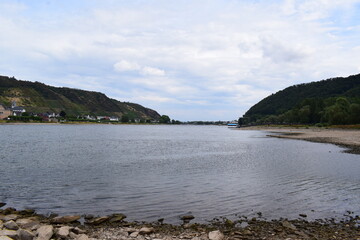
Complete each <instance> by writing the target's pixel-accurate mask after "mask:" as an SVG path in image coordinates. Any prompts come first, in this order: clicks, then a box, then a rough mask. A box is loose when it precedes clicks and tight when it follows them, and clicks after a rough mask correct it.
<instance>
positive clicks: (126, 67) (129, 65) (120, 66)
mask: <svg viewBox="0 0 360 240" xmlns="http://www.w3.org/2000/svg"><path fill="white" fill-rule="evenodd" d="M114 69H115V71H117V72H126V71H136V70H140V66H139V64H137V63H134V62H128V61H125V60H121V61H120V62H117V63H115V64H114Z"/></svg>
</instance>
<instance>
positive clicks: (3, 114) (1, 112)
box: [0, 104, 12, 119]
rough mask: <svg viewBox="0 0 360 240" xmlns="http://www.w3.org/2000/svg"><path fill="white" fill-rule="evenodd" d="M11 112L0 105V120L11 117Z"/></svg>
mask: <svg viewBox="0 0 360 240" xmlns="http://www.w3.org/2000/svg"><path fill="white" fill-rule="evenodd" d="M11 114H12V113H11V110H10V109H8V108H6V107H4V106H3V105H1V104H0V119H5V118H8V117H9V116H10V115H11Z"/></svg>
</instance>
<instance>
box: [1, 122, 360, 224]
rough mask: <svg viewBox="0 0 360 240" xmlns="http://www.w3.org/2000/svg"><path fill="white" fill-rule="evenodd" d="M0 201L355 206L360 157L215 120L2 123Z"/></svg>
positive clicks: (160, 212) (118, 206)
mask: <svg viewBox="0 0 360 240" xmlns="http://www.w3.org/2000/svg"><path fill="white" fill-rule="evenodd" d="M0 133H1V134H0V141H1V148H0V182H1V185H0V201H5V202H7V203H8V205H9V206H14V207H18V208H24V207H30V208H35V209H37V210H38V211H40V212H42V213H49V212H56V213H60V214H73V213H78V214H82V213H92V214H99V215H102V214H110V213H114V212H123V213H125V214H127V215H128V218H129V219H130V220H148V221H153V220H156V219H157V218H160V217H164V218H165V219H166V220H165V221H167V222H172V223H174V222H176V221H177V219H178V216H179V215H182V214H186V213H192V214H193V215H195V216H196V220H197V221H198V222H201V221H205V220H210V219H212V218H213V217H217V216H227V217H230V218H235V215H236V214H237V215H248V216H251V215H254V214H255V213H256V212H262V213H263V216H264V217H266V218H268V219H271V218H280V217H287V218H297V217H298V214H299V213H306V214H307V215H308V216H309V218H310V219H311V218H312V219H314V218H325V217H341V216H342V214H343V213H345V211H346V210H351V211H354V212H355V213H356V214H359V213H360V206H359V204H358V199H360V187H359V186H360V185H359V183H360V174H358V173H359V170H360V157H359V155H351V154H345V153H342V152H341V150H342V149H340V148H339V147H336V146H333V145H329V144H319V143H310V142H305V141H296V140H287V139H277V138H267V137H265V136H266V133H265V132H260V131H258V132H256V131H237V130H230V129H228V128H226V127H217V126H210V127H209V126H206V127H205V126H150V125H149V126H146V125H144V126H131V125H130V126H129V125H127V126H122V125H120V126H114V125H85V126H82V125H56V126H55V125H54V126H50V125H49V126H47V125H45V126H44V125H42V126H33V125H19V126H10V125H1V126H0Z"/></svg>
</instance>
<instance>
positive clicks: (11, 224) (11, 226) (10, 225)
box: [4, 220, 19, 230]
mask: <svg viewBox="0 0 360 240" xmlns="http://www.w3.org/2000/svg"><path fill="white" fill-rule="evenodd" d="M4 227H6V228H7V229H9V230H18V229H19V226H18V225H17V224H16V223H15V222H14V221H13V220H10V221H7V222H5V223H4Z"/></svg>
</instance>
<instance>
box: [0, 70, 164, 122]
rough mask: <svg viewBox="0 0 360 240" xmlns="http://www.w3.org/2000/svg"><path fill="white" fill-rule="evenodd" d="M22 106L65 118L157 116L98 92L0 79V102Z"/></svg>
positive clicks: (0, 77)
mask: <svg viewBox="0 0 360 240" xmlns="http://www.w3.org/2000/svg"><path fill="white" fill-rule="evenodd" d="M12 101H16V103H17V105H19V106H24V107H25V109H26V111H27V112H34V113H45V112H55V113H59V112H61V111H65V112H66V113H67V114H68V115H73V116H77V115H106V116H117V117H122V116H123V115H127V116H128V117H129V118H139V119H144V120H145V119H154V120H158V119H159V118H160V115H159V114H158V113H157V112H156V111H154V110H152V109H149V108H145V107H143V106H141V105H139V104H135V103H128V102H120V101H117V100H115V99H111V98H108V97H107V96H106V95H105V94H103V93H100V92H92V91H84V90H79V89H72V88H61V87H52V86H48V85H45V84H43V83H39V82H30V81H22V80H16V79H15V78H9V77H6V76H0V103H2V104H4V105H7V106H9V105H11V102H12Z"/></svg>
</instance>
